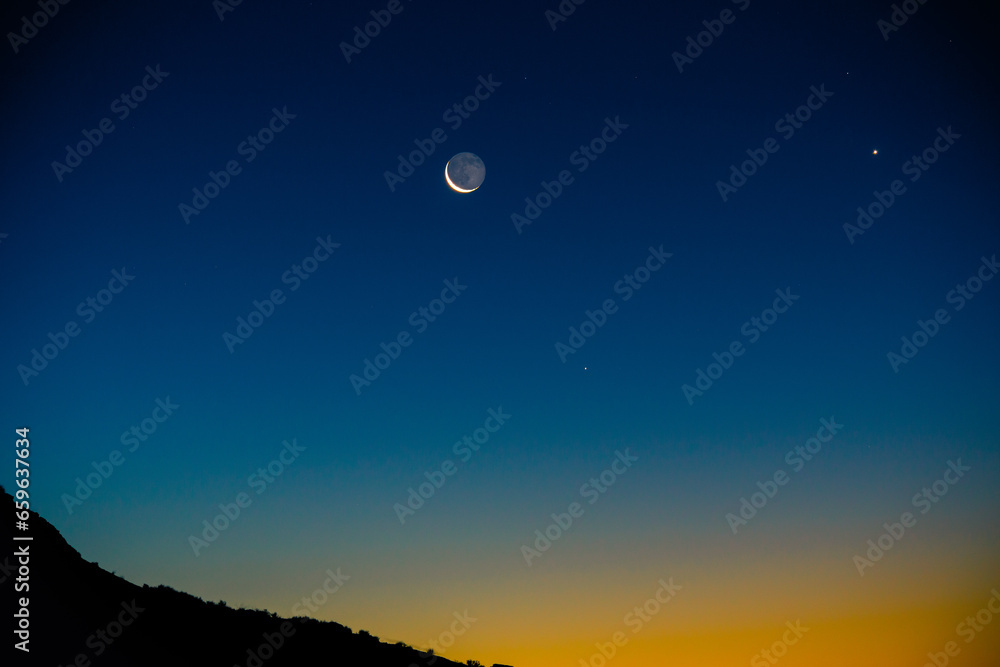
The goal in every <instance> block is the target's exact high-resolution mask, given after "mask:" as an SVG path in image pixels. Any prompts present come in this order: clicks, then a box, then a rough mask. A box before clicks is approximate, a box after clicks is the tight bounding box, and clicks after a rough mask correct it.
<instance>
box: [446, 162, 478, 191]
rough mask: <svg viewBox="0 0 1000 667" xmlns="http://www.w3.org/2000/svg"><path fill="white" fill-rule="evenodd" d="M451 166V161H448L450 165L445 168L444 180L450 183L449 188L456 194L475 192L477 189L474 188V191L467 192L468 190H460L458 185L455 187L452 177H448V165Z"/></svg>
mask: <svg viewBox="0 0 1000 667" xmlns="http://www.w3.org/2000/svg"><path fill="white" fill-rule="evenodd" d="M449 164H451V160H448V164H446V165H445V166H444V180H446V181H448V186H449V187H450V188H451V189H452V190H454V191H455V192H475V191H476V189H477V188H472V190H466V189H464V188H460V187H458V186H457V185H455V184H454V183H453V182H452V180H451V177H450V176H448V165H449Z"/></svg>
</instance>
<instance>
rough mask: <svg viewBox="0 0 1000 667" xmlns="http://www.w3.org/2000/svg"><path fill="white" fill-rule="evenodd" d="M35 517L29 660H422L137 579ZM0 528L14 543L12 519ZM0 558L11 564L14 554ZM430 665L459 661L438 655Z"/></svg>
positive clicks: (287, 666) (225, 665)
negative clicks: (105, 565)
mask: <svg viewBox="0 0 1000 667" xmlns="http://www.w3.org/2000/svg"><path fill="white" fill-rule="evenodd" d="M0 499H2V501H3V502H4V504H5V506H6V507H10V504H11V503H13V502H14V499H13V498H12V497H11V495H10V494H9V493H7V492H6V490H4V489H3V487H0ZM29 523H30V526H31V528H30V535H31V536H32V537H33V541H32V542H31V543H30V544H31V546H30V554H31V581H30V583H31V588H30V593H29V594H30V605H29V609H30V614H31V616H30V620H31V626H30V627H31V642H30V648H31V654H30V662H27V663H25V664H33V665H34V664H37V665H46V666H48V667H52V666H56V665H63V666H69V665H72V664H74V663H75V662H76V661H77V659H78V658H77V656H79V655H84V656H85V657H86V660H88V661H89V662H90V664H92V665H94V667H98V666H99V667H133V666H135V665H143V667H176V666H177V665H218V666H221V667H234V666H235V667H301V666H302V665H359V666H360V665H365V666H368V665H378V666H381V667H409V666H410V665H412V664H418V665H424V664H425V661H424V657H425V656H424V654H423V653H421V652H420V651H417V650H416V649H414V648H411V647H410V646H407V645H406V644H404V643H402V642H397V643H396V644H384V643H382V642H380V641H379V638H378V637H377V636H375V635H372V634H371V633H370V632H368V631H367V630H360V631H359V632H358V633H357V634H354V632H353V631H352V630H351V629H350V628H348V627H346V626H343V625H341V624H339V623H333V622H323V621H317V620H315V619H312V618H306V617H297V618H294V619H284V618H280V617H278V615H277V614H275V613H274V612H270V611H265V610H260V609H232V608H230V607H229V606H228V605H227V604H226V602H225V601H224V600H220V601H219V602H206V601H204V600H202V599H201V598H198V597H195V596H193V595H190V594H188V593H184V592H181V591H177V590H175V589H174V588H172V587H170V586H167V585H160V586H155V587H152V586H146V585H143V586H137V585H135V584H132V583H131V582H128V581H126V580H125V579H122V578H121V577H118V576H116V575H114V574H112V573H110V572H107V571H105V570H102V569H101V568H100V567H98V566H97V564H96V563H90V562H87V561H86V560H84V559H83V558H82V557H81V556H80V554H79V553H78V552H77V551H76V550H75V549H73V548H72V547H71V546H70V545H69V544H67V542H66V541H65V540H64V539H63V537H62V536H61V535H60V534H59V532H58V531H57V530H56V529H55V528H54V527H53V526H52V525H51V524H49V523H48V522H47V521H45V520H44V519H42V518H41V517H39V516H38V515H37V514H36V513H34V512H31V518H30V519H29ZM3 525H4V526H5V528H4V529H3V538H4V539H5V540H6V544H12V543H13V542H12V538H13V535H12V530H13V522H9V521H5V522H3ZM8 553H9V552H8ZM2 565H3V566H4V571H7V572H10V571H14V570H13V557H12V556H7V561H6V562H4V563H2ZM8 576H10V575H8ZM4 585H5V586H10V581H5V582H4ZM8 590H10V589H8ZM126 621H127V623H126ZM102 637H103V639H102ZM98 651H100V653H98ZM469 664H472V663H471V662H470V663H469ZM476 664H478V663H476ZM434 667H461V666H460V665H459V663H456V662H452V661H450V660H446V659H444V658H440V657H438V658H437V659H436V660H435V662H434Z"/></svg>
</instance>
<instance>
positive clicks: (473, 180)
mask: <svg viewBox="0 0 1000 667" xmlns="http://www.w3.org/2000/svg"><path fill="white" fill-rule="evenodd" d="M485 178H486V165H485V164H483V161H482V160H480V159H479V156H478V155H475V154H474V153H459V154H458V155H456V156H455V157H453V158H451V159H450V160H448V164H446V165H445V166H444V180H446V181H447V182H448V186H449V187H451V189H452V190H454V191H455V192H472V191H474V190H476V189H478V188H479V186H480V185H482V184H483V180H484V179H485Z"/></svg>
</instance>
